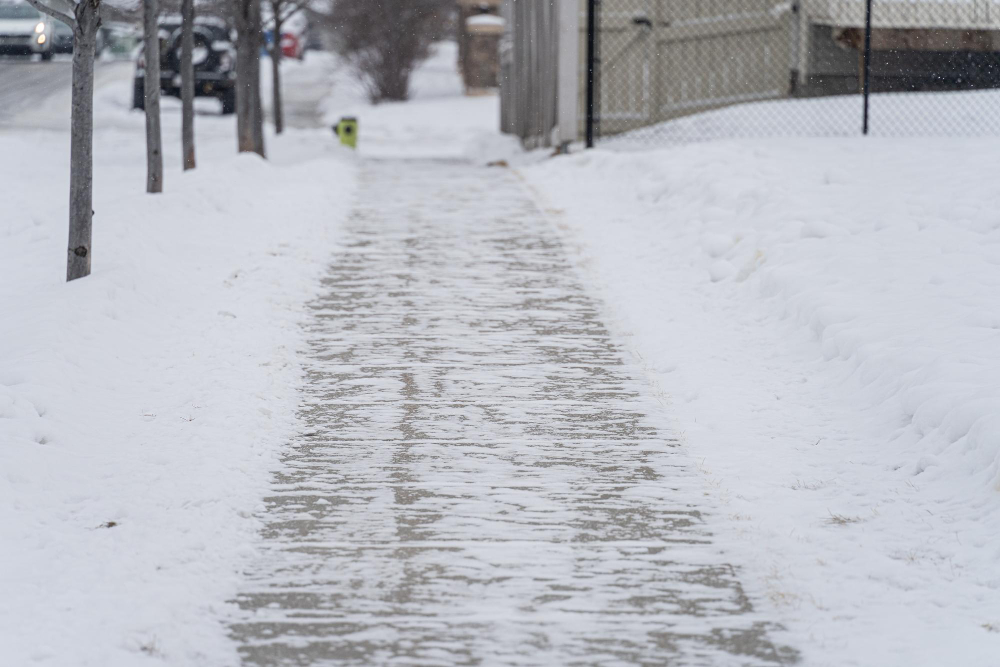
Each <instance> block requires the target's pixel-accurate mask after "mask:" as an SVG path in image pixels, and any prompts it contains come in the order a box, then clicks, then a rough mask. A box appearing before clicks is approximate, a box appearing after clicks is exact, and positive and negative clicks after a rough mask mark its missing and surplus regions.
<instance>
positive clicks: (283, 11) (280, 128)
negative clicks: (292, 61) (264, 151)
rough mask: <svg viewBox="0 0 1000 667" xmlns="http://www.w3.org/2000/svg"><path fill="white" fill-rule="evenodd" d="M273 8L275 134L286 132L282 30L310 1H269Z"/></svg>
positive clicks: (272, 59) (272, 93) (272, 61)
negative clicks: (282, 69)
mask: <svg viewBox="0 0 1000 667" xmlns="http://www.w3.org/2000/svg"><path fill="white" fill-rule="evenodd" d="M267 2H268V4H269V5H270V8H271V17H272V19H271V20H272V23H273V25H272V28H273V30H272V33H271V34H272V35H273V36H274V38H273V39H272V40H271V82H272V86H271V107H272V109H273V113H274V133H275V134H281V133H282V132H284V131H285V109H284V105H283V102H282V98H281V58H282V55H283V54H282V52H281V29H282V27H284V24H285V21H287V20H288V19H289V18H291V16H292V15H293V14H295V13H296V12H299V11H302V10H303V9H305V7H306V6H307V5H308V4H309V2H310V0H267Z"/></svg>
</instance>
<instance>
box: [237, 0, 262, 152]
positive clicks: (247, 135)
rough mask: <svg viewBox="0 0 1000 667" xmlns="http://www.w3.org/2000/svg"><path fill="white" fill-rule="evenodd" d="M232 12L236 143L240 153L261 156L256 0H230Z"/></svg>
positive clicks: (259, 43) (257, 0)
mask: <svg viewBox="0 0 1000 667" xmlns="http://www.w3.org/2000/svg"><path fill="white" fill-rule="evenodd" d="M234 6H235V9H236V11H235V12H234V14H235V17H236V141H237V148H238V150H239V151H240V152H241V153H257V154H259V155H261V156H263V155H264V137H263V131H262V127H263V125H262V123H261V122H260V121H261V118H260V47H261V42H260V36H261V16H260V0H234Z"/></svg>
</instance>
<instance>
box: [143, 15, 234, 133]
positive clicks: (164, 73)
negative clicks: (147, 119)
mask: <svg viewBox="0 0 1000 667" xmlns="http://www.w3.org/2000/svg"><path fill="white" fill-rule="evenodd" d="M159 28H160V91H161V93H162V94H164V95H170V96H172V97H180V96H181V75H180V65H181V19H180V17H175V18H170V17H168V18H164V19H162V20H161V21H160V25H159ZM192 59H193V60H194V94H195V96H196V97H215V98H217V99H218V100H219V101H220V102H222V113H223V114H231V113H234V112H235V111H236V47H235V46H234V45H233V38H232V35H231V33H230V30H229V27H228V26H227V25H226V23H225V21H222V20H221V19H216V18H211V17H200V18H196V19H195V24H194V52H193V56H192ZM145 80H146V54H145V50H143V49H140V50H139V54H138V59H137V60H136V68H135V79H134V82H133V90H132V108H134V109H144V108H145V106H146V94H145Z"/></svg>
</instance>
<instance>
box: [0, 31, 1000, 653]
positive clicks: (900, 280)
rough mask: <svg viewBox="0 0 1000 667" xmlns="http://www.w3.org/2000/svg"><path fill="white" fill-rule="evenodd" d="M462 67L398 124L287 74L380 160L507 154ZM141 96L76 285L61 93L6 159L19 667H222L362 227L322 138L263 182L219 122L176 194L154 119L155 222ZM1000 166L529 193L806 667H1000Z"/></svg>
mask: <svg viewBox="0 0 1000 667" xmlns="http://www.w3.org/2000/svg"><path fill="white" fill-rule="evenodd" d="M452 48H453V47H451V46H447V45H446V46H445V47H443V48H441V49H439V50H438V52H437V55H436V56H435V58H434V59H432V60H431V61H430V62H429V63H428V65H427V66H426V67H425V68H423V69H422V70H421V71H420V72H418V75H417V77H416V81H415V86H414V87H415V99H414V100H413V101H412V102H409V103H406V104H386V105H381V106H379V107H377V108H371V107H369V106H368V105H367V104H365V103H364V101H363V99H362V97H363V96H362V95H361V93H360V90H358V88H357V86H356V85H355V84H353V83H351V82H350V81H349V79H348V77H346V76H345V75H343V74H342V73H341V74H337V73H335V72H334V73H332V74H331V72H330V70H329V69H323V71H319V70H317V69H315V68H313V69H310V68H311V67H314V66H312V65H310V60H309V59H308V58H307V60H306V63H305V65H302V64H299V63H292V64H291V65H292V66H293V67H294V66H298V67H299V68H300V69H299V70H298V75H301V76H302V77H303V78H302V79H301V80H303V81H305V80H309V81H313V82H314V84H313V85H326V84H323V82H327V81H328V82H329V85H331V86H333V87H334V92H333V93H332V94H331V95H330V96H329V97H328V98H327V99H326V100H325V101H324V103H323V111H322V113H323V114H324V116H325V118H326V119H327V121H328V122H330V121H333V120H336V118H338V117H339V116H340V115H347V114H356V115H358V116H359V118H360V123H361V131H360V150H359V153H360V154H361V156H362V158H364V157H377V158H383V157H389V156H392V157H430V156H433V157H446V158H455V157H471V158H474V159H475V160H477V161H485V160H487V159H489V158H490V157H507V155H508V154H509V151H510V142H509V141H507V140H504V139H502V138H500V137H499V136H498V135H497V134H496V130H495V128H496V127H497V120H498V118H497V108H496V99H495V98H493V97H484V98H472V99H467V98H463V97H459V96H458V92H459V88H458V84H457V81H456V79H455V75H454V71H453V68H452V63H453V62H454V52H453V50H452ZM315 62H316V63H318V65H316V66H315V67H321V68H326V67H328V65H329V63H326V64H324V63H323V61H322V60H321V59H320V60H316V61H315ZM290 71H295V70H294V69H292V70H290ZM130 75H131V72H130V70H129V69H128V67H127V66H117V68H116V66H108V67H106V68H103V69H102V70H101V73H100V80H101V83H100V85H99V87H98V93H97V95H98V110H99V124H98V125H99V129H98V137H97V157H96V160H97V183H96V191H97V198H96V202H95V204H96V206H95V208H96V210H97V216H96V218H95V259H94V261H95V274H94V275H93V276H92V277H91V278H89V279H88V280H86V281H81V282H78V283H74V284H71V285H65V284H64V283H62V272H63V263H64V252H65V249H64V246H65V238H64V237H65V203H64V201H65V191H66V185H65V183H66V177H67V176H66V173H65V166H64V165H65V164H66V144H67V135H66V131H65V127H66V123H65V120H64V119H65V113H66V109H67V101H68V99H67V98H68V95H62V96H58V95H57V96H55V97H53V98H51V99H50V100H49V101H48V102H47V103H46V104H45V105H43V106H42V108H41V109H39V110H37V111H36V112H35V113H33V114H32V115H31V116H30V117H29V116H21V117H19V118H18V119H17V120H16V121H7V120H5V121H4V123H5V125H4V126H2V127H0V154H2V155H4V156H10V155H14V156H19V157H21V158H22V159H21V160H19V161H18V160H5V161H3V162H2V163H0V184H2V187H3V190H4V194H5V203H6V208H5V213H4V214H3V217H0V235H2V237H3V243H2V244H0V309H2V310H3V312H4V313H8V315H7V316H5V317H3V318H0V362H2V363H0V441H2V442H3V446H2V447H0V562H2V564H3V567H2V568H0V590H3V591H4V596H5V603H4V604H3V605H0V627H3V628H6V629H7V631H5V632H0V656H3V657H4V662H5V663H6V662H9V663H10V664H13V665H22V664H47V665H53V666H57V665H58V666H62V665H67V664H91V665H102V666H104V665H111V666H115V665H137V664H144V662H149V663H151V664H171V665H174V664H182V665H186V664H191V665H221V664H227V663H228V662H229V661H230V660H231V659H232V657H233V655H234V654H233V648H232V646H231V644H230V642H229V641H228V640H227V639H226V638H225V636H224V632H223V630H222V628H221V626H220V625H219V624H218V623H217V619H218V618H220V617H221V616H222V615H223V614H222V609H221V607H220V605H222V604H223V603H224V602H225V601H226V600H229V599H231V598H232V595H233V594H234V592H235V590H236V587H237V578H236V572H237V570H238V569H239V568H240V567H241V566H242V564H243V563H246V562H247V559H248V558H251V557H252V556H253V554H252V549H251V548H248V547H247V545H252V544H255V543H256V542H255V537H254V535H255V532H256V529H257V527H258V524H257V523H256V522H255V520H253V519H252V518H249V517H250V515H251V513H252V512H254V511H256V510H257V509H258V507H259V503H260V498H261V497H262V494H263V493H264V491H265V488H266V485H267V482H268V471H269V470H271V469H272V468H273V467H274V465H275V455H276V452H277V450H278V448H279V447H280V446H281V445H282V444H284V442H285V440H286V439H287V437H288V436H289V434H291V433H292V432H293V431H294V429H295V426H296V424H295V422H294V419H293V418H292V417H291V416H290V415H292V414H294V408H295V406H296V404H297V400H298V399H297V397H296V396H295V387H296V385H297V382H298V380H299V377H300V372H301V371H300V366H299V361H298V359H297V357H296V354H295V351H296V350H297V349H298V348H299V346H300V345H301V344H302V332H301V330H300V327H299V326H298V324H299V322H300V321H301V319H302V316H303V311H302V303H303V302H304V301H305V300H306V299H308V298H309V297H310V296H312V295H314V294H315V293H316V289H317V288H318V284H317V282H318V281H317V280H316V278H317V276H318V275H319V272H320V270H321V268H322V266H323V262H324V260H325V259H326V258H327V257H328V256H329V254H330V252H331V250H332V248H333V246H334V245H335V240H336V236H337V233H338V225H339V222H340V219H341V217H342V216H343V214H344V212H345V211H346V210H347V207H348V205H349V204H350V193H351V191H352V188H353V178H354V176H353V174H354V169H353V165H351V163H350V161H351V158H349V157H346V156H345V155H344V152H343V151H340V150H339V149H336V148H335V147H334V146H333V141H332V139H331V135H330V133H329V130H328V129H321V130H315V131H313V130H301V131H293V132H290V133H289V134H288V135H287V136H286V137H284V138H282V139H281V140H276V139H274V138H270V140H269V150H270V152H271V155H272V157H273V159H272V160H271V161H270V162H269V163H266V164H265V163H262V162H261V161H259V160H258V159H256V158H253V157H248V156H243V157H235V156H233V155H232V150H233V144H234V142H235V139H234V137H233V127H232V120H231V119H223V118H220V117H218V116H217V105H215V103H214V102H212V101H208V102H206V103H204V104H202V105H200V108H201V110H202V113H201V114H200V115H199V116H198V123H199V124H198V132H199V137H200V144H199V159H200V167H199V169H198V171H197V172H195V173H193V174H187V175H181V174H180V172H179V170H178V169H177V164H178V163H179V156H178V150H177V145H178V143H179V140H178V130H177V124H178V121H177V106H176V104H175V103H173V102H172V101H168V103H167V109H166V112H165V127H166V132H165V139H166V142H167V149H168V153H167V156H166V163H167V165H168V167H169V171H168V174H167V179H166V188H167V193H166V194H164V195H162V196H159V197H148V196H146V195H144V194H143V193H142V187H143V180H144V173H143V168H142V138H141V136H142V119H141V116H139V115H136V114H130V113H129V112H128V111H127V109H126V108H125V104H126V103H127V99H128V78H129V76H130ZM831 103H835V102H833V101H831ZM998 151H1000V140H996V139H978V140H975V141H972V140H965V139H961V138H955V139H941V138H937V139H903V138H875V139H869V140H862V139H795V138H785V139H775V140H768V141H762V140H755V139H741V140H738V141H728V142H713V143H704V144H698V145H692V146H678V147H674V148H671V149H669V150H649V149H646V150H642V151H640V152H631V153H621V152H613V151H610V150H603V149H599V150H596V151H591V152H588V153H585V154H578V155H573V156H569V157H561V158H556V159H552V160H545V159H544V156H542V155H540V154H538V155H535V156H533V157H532V158H531V159H529V160H525V163H528V162H537V164H535V165H534V166H523V167H521V168H519V169H518V173H519V175H520V176H521V177H523V179H524V180H525V182H526V183H527V184H528V187H530V188H531V190H532V192H533V193H534V194H535V196H536V197H537V199H538V201H540V202H542V203H543V205H544V206H545V207H546V208H547V209H548V211H549V213H550V216H551V222H552V224H553V225H555V227H556V228H557V229H560V230H561V233H562V235H563V238H564V240H565V243H566V244H567V245H568V246H569V247H570V248H571V249H572V250H573V252H574V253H575V257H576V260H577V264H578V265H579V268H580V271H581V276H582V277H583V278H584V280H585V281H586V283H587V284H588V285H589V286H590V287H591V288H593V290H595V292H596V293H597V294H598V295H600V296H603V298H604V303H605V308H606V311H605V313H604V317H605V320H606V321H608V322H610V323H611V324H612V333H613V334H614V335H615V337H616V338H617V339H618V340H625V341H626V343H627V346H628V347H629V349H630V350H631V352H632V354H634V355H635V358H636V360H638V361H640V362H641V364H642V366H643V367H644V368H645V371H646V373H647V375H648V377H649V379H650V380H652V381H653V382H654V383H655V384H657V385H658V386H659V387H660V388H661V389H662V390H663V393H664V394H665V395H666V396H668V397H669V399H670V406H671V408H672V410H673V414H674V417H675V420H676V423H675V428H676V430H677V431H678V432H679V433H682V434H683V442H684V444H685V445H686V448H687V450H688V452H689V453H690V455H691V456H692V457H693V458H694V460H695V461H697V462H698V463H697V466H696V467H697V469H698V471H699V472H700V475H701V478H702V481H703V486H704V492H705V493H708V494H709V495H710V496H712V497H711V499H710V501H708V504H710V505H712V506H716V507H721V508H723V509H722V511H721V512H720V513H717V515H716V517H715V520H714V522H713V526H714V529H715V530H716V534H715V536H714V539H715V542H716V544H718V545H721V546H723V547H724V548H725V549H727V550H728V558H729V560H730V561H731V562H733V563H734V564H736V565H738V566H739V567H740V568H741V579H742V582H743V586H744V588H745V589H746V591H747V593H748V594H749V595H750V596H751V598H753V599H754V600H755V603H756V605H757V610H758V613H760V614H762V615H764V616H767V617H768V618H771V619H772V620H777V621H780V622H781V623H782V624H783V625H784V626H785V627H786V631H785V632H780V633H776V634H775V635H774V636H773V638H774V639H775V640H776V641H778V642H780V643H781V644H782V645H788V646H791V647H793V648H795V649H797V650H799V651H801V653H802V655H803V663H804V664H807V665H831V666H837V667H840V666H842V665H865V666H867V665H880V666H881V665H907V666H909V665H928V666H931V665H934V666H936V665H943V664H948V665H951V664H955V665H963V666H975V667H978V666H984V667H985V666H990V665H995V664H996V662H997V661H996V656H997V655H1000V604H998V602H997V599H998V597H1000V574H998V570H997V562H998V559H1000V547H998V546H997V544H998V543H997V540H996V535H997V534H998V532H1000V494H998V491H1000V417H998V415H1000V388H998V384H997V380H996V378H997V377H998V374H1000V310H998V306H997V299H996V293H997V290H998V287H1000V214H998V213H997V211H1000V193H998V191H997V188H996V186H995V182H994V181H995V175H994V172H995V168H994V167H995V156H996V154H997V153H998ZM233 192H236V193H240V192H246V193H254V194H253V196H251V195H249V194H247V195H240V194H235V195H234V194H233ZM248 232H249V233H248ZM11 314H13V316H11ZM151 377H152V378H157V380H158V381H157V382H156V383H151V382H150V381H149V378H151ZM110 522H113V523H114V525H113V526H112V527H104V526H110ZM137 600H142V601H144V604H141V605H139V604H136V601H137Z"/></svg>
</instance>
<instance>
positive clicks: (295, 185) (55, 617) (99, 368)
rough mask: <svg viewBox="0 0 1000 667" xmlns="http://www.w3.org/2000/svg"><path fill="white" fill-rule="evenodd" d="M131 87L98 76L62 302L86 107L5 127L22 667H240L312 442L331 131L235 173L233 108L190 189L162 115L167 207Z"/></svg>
mask: <svg viewBox="0 0 1000 667" xmlns="http://www.w3.org/2000/svg"><path fill="white" fill-rule="evenodd" d="M290 65H291V68H290V71H291V70H292V69H293V68H295V67H298V68H299V69H300V70H301V71H302V72H306V73H307V70H308V62H307V64H306V65H304V66H303V65H302V64H300V63H290ZM303 68H304V69H303ZM131 75H132V67H131V65H129V64H128V63H122V64H109V65H107V66H104V67H101V68H100V69H99V75H98V87H97V92H96V97H97V132H96V137H95V151H96V156H95V162H96V165H95V210H96V215H95V219H94V273H93V275H92V276H91V277H89V278H87V279H86V280H81V281H77V282H74V283H71V284H65V283H64V282H63V277H64V275H65V252H66V250H65V246H66V192H67V178H68V173H67V172H68V156H67V152H68V134H67V130H66V128H67V126H68V121H67V117H68V96H69V93H68V90H65V89H64V90H63V91H62V92H60V93H58V94H55V95H53V96H51V97H49V98H47V99H45V100H44V101H42V102H41V103H40V104H36V105H34V106H33V109H32V110H31V112H30V114H29V113H25V114H22V115H20V116H18V117H16V118H13V119H7V120H6V121H5V124H4V125H3V126H2V127H0V155H3V156H4V160H2V161H0V184H2V185H0V187H2V189H3V193H4V212H3V214H2V216H0V238H2V241H3V242H2V243H0V311H2V312H3V313H5V315H4V317H2V318H0V443H2V446H0V563H2V566H0V590H2V591H3V598H4V600H3V604H2V605H0V628H3V629H4V630H3V631H0V656H2V658H0V662H2V663H3V664H5V665H12V666H13V665H17V666H21V665H29V664H31V665H34V664H38V665H53V666H58V667H65V666H68V665H95V666H98V665H99V666H115V665H122V666H126V665H127V666H133V665H141V664H147V663H149V664H170V665H222V664H227V663H231V661H232V658H233V649H232V647H231V646H230V643H229V641H228V640H227V638H226V637H225V630H224V628H223V627H222V626H221V625H220V624H219V623H218V622H217V621H216V619H217V617H218V615H219V613H220V606H221V605H223V604H224V603H225V602H226V601H227V600H229V599H231V598H232V596H233V594H234V591H235V585H236V581H237V574H238V572H239V570H240V567H241V565H240V564H241V562H243V558H244V557H245V556H247V555H248V553H249V548H248V546H247V545H249V544H251V543H252V541H253V538H254V535H255V533H256V529H257V523H256V522H255V521H254V520H252V519H251V518H250V517H251V514H252V513H253V512H254V511H255V509H256V508H257V507H258V505H259V504H260V498H261V494H262V489H263V488H264V487H265V485H266V483H267V481H268V474H269V471H270V470H271V469H272V468H273V466H274V460H275V457H276V452H277V450H278V449H279V448H280V446H281V445H283V444H284V443H285V442H286V440H287V437H288V435H289V433H290V432H291V431H292V430H293V429H294V428H295V426H296V422H295V417H294V415H295V406H296V405H297V400H298V399H297V396H296V385H297V382H298V379H299V374H300V367H299V362H298V360H297V357H296V350H297V349H298V347H299V346H300V344H301V340H302V333H301V330H300V327H299V326H298V323H299V321H300V320H301V319H302V317H303V310H304V309H303V305H302V304H303V303H304V302H305V301H306V300H307V299H308V298H310V297H311V296H312V295H313V294H314V292H315V290H316V289H317V288H318V280H317V278H318V274H319V273H320V271H321V270H322V268H323V266H324V263H325V261H326V259H327V257H328V255H329V252H330V249H331V247H332V245H333V242H334V240H335V238H336V236H337V231H338V225H339V222H340V220H341V218H342V216H343V214H344V211H345V210H346V208H347V206H349V205H350V203H351V193H352V192H353V185H352V183H353V173H354V170H353V166H352V164H351V163H352V161H353V160H352V158H353V156H349V155H348V154H347V152H346V151H344V150H342V149H340V148H339V147H337V146H336V144H335V142H334V141H333V140H332V137H331V135H330V133H329V131H328V130H310V131H305V130H297V131H291V132H289V133H288V134H287V135H285V136H284V137H282V138H281V139H277V138H274V137H269V142H268V148H269V151H270V155H271V158H272V159H271V160H270V161H269V162H264V161H262V160H260V159H258V158H257V157H254V156H236V155H235V128H234V120H233V118H232V117H229V118H223V117H221V116H219V115H218V112H219V106H218V103H217V102H215V101H214V100H202V101H199V103H198V109H199V114H198V116H197V123H196V125H197V127H196V131H197V135H198V159H199V168H198V169H197V170H196V171H195V172H192V173H188V174H183V175H182V174H181V172H180V169H179V164H180V156H179V154H180V150H179V148H180V146H179V144H180V140H179V105H178V103H177V102H176V100H172V99H167V100H165V101H164V114H163V116H164V142H165V151H166V154H165V164H166V167H167V174H166V178H165V189H166V193H165V194H163V195H159V196H149V195H146V194H144V192H143V191H144V184H145V169H144V159H145V158H144V142H143V117H142V115H141V114H139V113H133V112H130V111H129V109H128V108H127V105H128V102H129V99H130V79H131ZM290 77H292V78H294V75H290ZM307 78H308V77H307Z"/></svg>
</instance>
